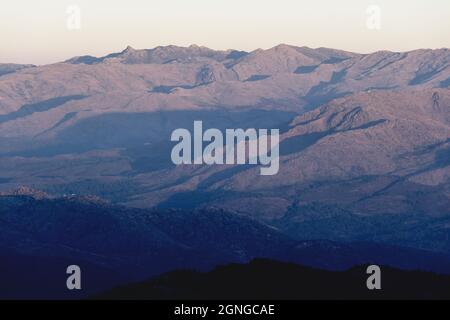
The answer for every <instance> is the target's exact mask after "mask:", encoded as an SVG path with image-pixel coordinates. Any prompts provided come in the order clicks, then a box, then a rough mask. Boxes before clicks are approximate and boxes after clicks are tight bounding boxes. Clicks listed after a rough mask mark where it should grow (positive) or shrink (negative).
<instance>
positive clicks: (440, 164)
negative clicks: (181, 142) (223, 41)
mask: <svg viewBox="0 0 450 320" xmlns="http://www.w3.org/2000/svg"><path fill="white" fill-rule="evenodd" d="M449 66H450V50H449V49H437V50H431V49H420V50H415V51H410V52H389V51H380V52H375V53H372V54H358V53H352V52H346V51H342V50H335V49H328V48H317V49H312V48H307V47H295V46H289V45H284V44H282V45H278V46H276V47H274V48H271V49H267V50H262V49H258V50H255V51H252V52H244V51H239V50H226V51H217V50H212V49H208V48H205V47H200V46H196V45H193V46H190V47H177V46H166V47H157V48H154V49H146V50H136V49H133V48H131V47H127V48H126V49H125V50H123V51H122V52H118V53H112V54H109V55H106V56H104V57H93V56H83V57H74V58H71V59H68V60H66V61H63V62H59V63H55V64H50V65H43V66H34V65H15V64H0V193H1V196H0V202H1V206H0V229H1V230H2V232H1V233H0V238H2V240H3V241H2V242H1V243H2V244H1V247H2V250H3V251H2V256H3V257H10V258H8V260H9V261H11V265H10V266H11V269H10V270H19V269H20V268H21V266H22V267H23V266H26V265H27V264H28V263H29V262H28V261H29V260H27V259H29V258H32V259H35V260H34V261H35V263H36V265H40V266H41V265H44V266H45V265H47V259H53V260H56V261H59V262H58V263H61V264H65V263H66V262H67V261H68V260H71V259H72V258H75V260H77V259H79V260H81V261H83V262H85V263H86V265H87V266H88V268H92V270H94V271H93V273H96V272H98V271H99V270H104V272H103V274H105V275H106V276H105V278H101V277H99V278H98V281H99V282H98V285H95V286H93V291H99V290H100V289H105V288H107V287H108V286H105V283H107V284H108V285H109V287H110V286H111V284H112V283H114V284H120V283H121V282H123V283H126V282H129V281H137V280H142V279H143V278H145V277H150V276H153V275H156V274H160V273H162V272H165V271H169V270H174V269H177V268H182V267H192V268H198V269H201V270H206V269H208V268H210V267H212V266H214V265H217V264H224V263H229V262H248V261H250V260H251V259H253V258H261V257H265V258H270V259H276V260H282V261H289V262H295V263H300V264H304V265H309V266H312V267H317V268H329V269H335V270H343V269H345V268H349V267H351V266H354V265H358V264H359V265H360V264H364V263H367V262H371V260H372V259H373V258H374V257H375V258H376V259H378V260H379V261H380V263H382V264H386V265H392V266H394V267H399V268H403V269H405V268H406V269H407V268H422V269H426V270H429V271H434V272H439V273H446V272H448V271H449V270H450V268H449V267H448V264H447V260H446V259H448V257H450V255H449V250H450V241H449V234H450V228H449V225H450V223H449V222H450V220H449V219H450V91H449V87H450V68H449ZM195 120H201V121H203V126H204V128H205V129H206V128H218V129H220V130H224V129H226V128H243V129H246V128H255V129H258V128H268V129H271V128H275V129H279V130H280V169H279V172H278V174H277V175H274V176H261V175H260V170H259V169H260V168H259V167H258V166H255V165H214V166H208V165H181V166H175V165H173V163H172V162H171V160H170V153H171V149H172V147H173V143H172V142H171V141H170V134H171V132H172V131H173V130H174V129H177V128H188V129H192V127H193V122H194V121H195ZM17 188H19V189H17ZM14 190H16V191H14ZM36 190H39V191H36ZM196 230H197V231H196ZM330 252H332V253H330ZM333 252H334V253H333ZM376 252H380V254H379V255H377V254H376ZM50 253H51V254H50ZM330 256H331V257H332V258H331V260H329V259H330V258H329V257H330ZM390 256H393V257H398V259H395V258H389V257H390ZM425 256H426V257H427V258H424V257H425ZM11 257H15V258H11ZM431 257H433V258H431ZM428 259H431V260H430V261H431V262H430V263H429V264H426V263H425V262H424V261H428ZM155 260H157V261H159V262H158V263H157V264H156V265H153V264H152V263H151V262H152V261H155ZM198 261H201V263H199V262H198ZM55 263H56V262H55ZM58 263H57V264H58ZM17 264H19V265H17ZM13 273H14V272H13ZM129 274H132V275H135V277H130V276H129ZM10 278H11V279H12V278H14V277H12V276H11V277H10ZM111 279H115V280H114V281H111ZM102 281H104V282H102ZM94 288H96V290H94ZM19 291H20V290H19ZM52 292H53V293H51V294H54V295H57V294H56V292H59V291H58V290H56V289H55V291H52ZM48 294H50V293H48Z"/></svg>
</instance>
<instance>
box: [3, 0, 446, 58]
mask: <svg viewBox="0 0 450 320" xmlns="http://www.w3.org/2000/svg"><path fill="white" fill-rule="evenodd" d="M73 5H74V6H76V7H77V8H79V9H80V19H79V21H80V29H75V30H70V29H69V28H68V24H69V26H72V27H73V26H76V21H77V19H76V13H75V16H74V15H73V13H74V11H70V10H69V11H70V12H69V13H68V11H67V10H68V8H69V7H70V6H73ZM371 5H376V6H378V7H379V8H380V9H381V11H380V13H381V20H380V24H379V26H380V29H379V30H378V29H370V28H368V26H367V21H368V19H369V14H368V13H367V12H366V10H367V8H368V7H369V6H371ZM74 17H75V18H74ZM370 21H374V20H370ZM371 25H372V26H374V24H371ZM375 25H376V24H375ZM0 41H1V46H0V63H6V62H15V63H33V64H46V63H53V62H57V61H62V60H66V59H68V58H70V57H73V56H78V55H87V54H89V55H94V56H101V55H105V54H108V53H111V52H117V51H121V50H123V49H124V48H125V47H126V46H127V45H131V46H132V47H134V48H136V49H144V48H152V47H155V46H158V45H168V44H174V45H181V46H188V45H190V44H197V45H203V46H207V47H210V48H213V49H230V48H232V49H240V50H247V51H250V50H254V49H257V48H264V49H266V48H270V47H273V46H275V45H277V44H280V43H287V44H291V45H297V46H309V47H313V48H315V47H330V48H336V49H344V50H349V51H354V52H361V53H367V52H373V51H377V50H393V51H407V50H413V49H418V48H442V47H450V0H339V1H338V0H311V1H302V0H276V1H275V0H126V1H124V0H12V1H3V3H2V4H1V5H0Z"/></svg>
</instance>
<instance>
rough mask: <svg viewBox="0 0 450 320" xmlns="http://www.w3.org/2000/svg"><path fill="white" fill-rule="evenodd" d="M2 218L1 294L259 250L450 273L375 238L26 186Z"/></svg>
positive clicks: (322, 262)
mask: <svg viewBox="0 0 450 320" xmlns="http://www.w3.org/2000/svg"><path fill="white" fill-rule="evenodd" d="M0 217H1V219H0V240H1V243H0V260H1V261H2V263H1V267H0V283H2V285H1V286H0V297H2V298H9V299H10V298H80V297H86V296H89V295H92V294H97V293H99V292H102V291H105V290H108V289H110V288H112V287H114V286H117V285H121V284H126V283H130V282H134V281H140V280H143V279H145V278H148V277H151V276H155V275H158V274H161V273H163V272H167V271H172V270H177V269H193V270H199V271H202V270H203V271H206V270H210V269H211V268H212V267H214V266H216V265H218V264H227V263H230V262H235V263H246V262H248V261H250V260H252V259H254V258H270V259H276V260H281V261H289V262H295V263H301V264H302V265H306V266H311V267H315V268H322V269H327V270H345V269H347V268H349V267H351V266H354V265H360V264H367V263H377V264H382V265H388V266H393V267H398V268H402V269H407V270H410V269H413V270H415V269H419V270H426V271H433V272H438V273H445V274H450V258H448V257H447V256H445V255H443V254H436V253H432V252H429V251H422V250H416V249H410V248H402V247H397V246H390V245H386V244H376V243H370V242H354V243H339V242H332V241H297V240H295V239H293V238H291V237H289V236H287V235H285V234H284V233H283V232H281V230H279V229H276V228H273V227H270V226H267V225H265V224H262V223H260V222H257V221H256V220H254V219H249V218H247V217H244V216H242V215H239V214H237V213H235V212H224V211H221V210H207V211H206V210H196V211H175V210H144V209H129V208H125V207H117V206H112V205H110V204H108V203H106V202H104V201H102V200H100V199H98V198H95V197H74V196H68V197H65V198H53V197H49V196H48V195H47V194H45V193H42V192H37V191H34V190H30V189H27V188H22V189H20V190H18V191H17V192H15V193H14V194H12V195H2V196H0ZM71 264H76V265H79V266H80V267H81V268H82V270H83V279H84V280H83V283H84V285H83V287H84V289H83V291H82V292H78V291H74V292H71V291H68V290H66V288H65V277H66V274H65V269H66V268H67V266H69V265H71ZM29 266H33V268H32V270H30V267H29ZM161 297H162V298H163V296H161Z"/></svg>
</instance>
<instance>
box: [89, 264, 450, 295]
mask: <svg viewBox="0 0 450 320" xmlns="http://www.w3.org/2000/svg"><path fill="white" fill-rule="evenodd" d="M381 270H382V271H381V274H382V276H381V286H382V289H381V290H368V289H367V287H366V281H367V278H368V275H367V274H366V267H362V266H361V267H355V268H352V269H349V270H347V271H344V272H332V271H325V270H318V269H312V268H307V267H303V266H299V265H295V264H289V263H281V262H275V261H271V260H254V261H252V262H251V263H249V264H246V265H238V264H232V265H228V266H222V267H218V268H216V269H214V270H213V271H211V272H209V273H199V272H193V271H176V272H171V273H168V274H165V275H163V276H160V277H157V278H154V279H152V280H149V281H146V282H142V283H138V284H133V285H130V286H126V287H120V288H116V289H114V290H112V291H110V292H108V293H105V294H103V295H100V296H98V297H95V298H97V299H152V300H153V299H161V300H165V299H182V300H186V299H187V300H189V299H208V300H215V299H220V300H241V299H244V300H252V299H257V300H259V299H263V300H279V299H288V300H309V299H339V300H341V299H345V300H346V299H364V300H366V299H396V300H397V299H401V300H403V299H450V276H438V275H435V274H432V273H425V272H417V271H409V272H408V271H401V270H398V269H392V268H387V267H382V269H381Z"/></svg>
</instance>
